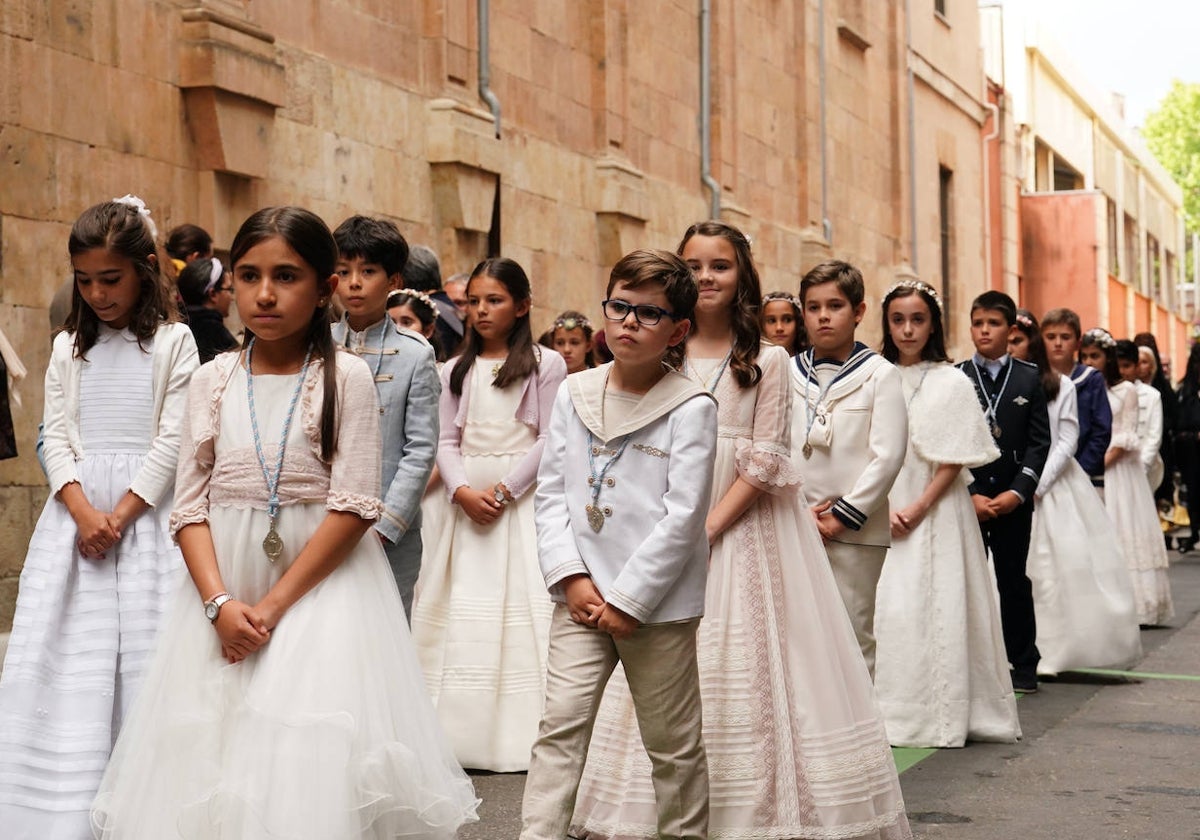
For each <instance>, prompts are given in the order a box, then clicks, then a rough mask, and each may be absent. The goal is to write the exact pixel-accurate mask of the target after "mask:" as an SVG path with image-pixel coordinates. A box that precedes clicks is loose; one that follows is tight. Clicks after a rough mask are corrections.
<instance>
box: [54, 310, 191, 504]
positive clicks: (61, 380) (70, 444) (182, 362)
mask: <svg viewBox="0 0 1200 840" xmlns="http://www.w3.org/2000/svg"><path fill="white" fill-rule="evenodd" d="M151 354H152V355H153V362H152V364H153V381H154V418H155V428H154V436H153V440H152V441H151V443H150V450H149V451H148V452H147V453H146V460H145V461H144V462H143V463H142V467H141V469H140V470H138V474H137V475H136V476H134V479H133V483H132V485H131V486H130V488H129V489H130V490H131V491H133V492H134V493H135V494H136V495H137V496H138V498H140V499H141V500H142V501H144V502H146V503H147V504H148V505H150V506H151V507H153V506H154V505H156V504H158V502H159V500H161V499H162V498H163V496H164V495H165V494H166V492H167V491H168V490H169V489H170V488H171V485H172V484H173V483H174V482H175V465H176V461H177V460H178V459H179V430H180V427H181V426H182V425H183V417H184V402H185V398H186V396H187V387H188V382H189V381H190V380H191V378H192V372H193V371H195V370H196V367H197V366H198V365H199V364H200V357H199V354H198V353H197V352H196V340H195V339H194V338H192V331H191V330H190V329H188V326H187V324H181V323H170V324H162V325H161V326H159V328H158V330H157V331H156V332H155V333H154V343H153V347H152V348H151ZM85 364H87V363H86V362H85V361H84V360H83V359H80V358H77V357H76V356H75V336H74V335H73V334H71V333H68V332H66V331H63V332H60V333H59V334H58V335H56V336H55V337H54V347H53V349H52V350H51V351H50V365H49V367H47V368H46V404H45V411H44V414H43V416H42V422H43V432H42V435H43V438H44V440H45V448H44V449H43V455H44V457H45V462H46V477H47V478H48V479H49V481H50V495H51V496H53V495H54V494H56V493H58V491H59V490H61V489H62V488H63V487H64V486H66V485H67V484H70V483H71V482H72V481H78V480H79V473H78V471H77V470H76V469H75V464H76V462H78V461H79V460H80V459H82V458H83V455H84V451H83V436H82V435H81V434H80V431H79V381H80V376H81V374H82V372H83V366H84V365H85Z"/></svg>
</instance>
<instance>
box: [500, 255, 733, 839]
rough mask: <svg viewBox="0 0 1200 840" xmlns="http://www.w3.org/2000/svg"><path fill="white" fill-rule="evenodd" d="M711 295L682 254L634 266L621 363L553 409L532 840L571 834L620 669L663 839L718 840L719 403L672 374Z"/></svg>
mask: <svg viewBox="0 0 1200 840" xmlns="http://www.w3.org/2000/svg"><path fill="white" fill-rule="evenodd" d="M697 296H698V292H697V290H696V284H695V281H694V280H693V278H692V273H691V271H690V270H689V269H688V267H687V265H686V264H685V263H684V262H683V261H682V260H680V259H679V257H677V256H675V255H674V254H671V253H669V252H667V251H634V252H633V253H631V254H629V255H627V256H626V257H624V258H623V259H622V260H621V261H620V262H618V263H617V264H616V265H615V266H614V267H613V270H612V274H611V276H610V279H609V283H608V299H607V300H605V301H604V304H603V306H604V318H605V324H604V330H605V335H606V337H607V339H608V346H609V348H610V349H611V350H612V353H613V357H614V360H613V361H612V362H611V363H610V364H607V365H604V366H602V367H598V368H592V369H591V370H585V371H582V372H580V373H577V374H575V375H574V376H571V377H570V378H568V379H567V381H566V382H565V383H564V385H563V386H562V387H561V388H560V389H559V392H558V398H557V399H556V401H555V405H554V413H553V415H552V419H551V423H550V433H549V436H548V438H547V441H546V449H545V453H544V454H543V456H542V463H541V468H540V470H539V472H538V487H537V494H536V497H535V506H536V521H537V530H538V554H539V558H540V561H541V567H542V573H543V575H544V576H545V579H546V585H547V587H549V589H550V593H551V596H552V597H553V599H554V600H555V601H556V602H557V603H556V605H555V609H554V616H553V619H552V622H551V626H550V650H549V659H548V664H547V678H546V705H545V709H544V711H543V715H542V723H541V726H540V728H539V731H538V738H537V741H535V742H534V745H533V755H532V759H531V762H530V767H529V777H528V781H527V783H526V785H525V800H524V805H523V809H522V810H523V828H522V831H521V838H522V840H551V838H552V840H561V838H563V837H565V836H567V832H568V830H569V828H570V822H571V816H572V813H573V811H574V807H575V797H576V793H577V791H578V788H579V780H580V777H581V775H582V773H583V766H584V762H585V760H586V758H587V749H588V743H589V741H590V738H591V733H592V727H593V725H594V723H595V720H596V711H597V708H598V706H599V703H600V698H601V696H602V695H603V694H604V686H605V684H606V683H607V682H608V679H609V677H610V676H611V675H612V673H613V670H614V668H615V667H616V664H617V662H618V660H619V661H620V662H621V663H622V664H623V666H624V670H625V676H626V678H627V680H628V683H629V689H630V693H631V695H632V697H633V703H634V709H635V711H636V714H637V719H638V728H639V730H640V732H641V736H642V742H643V744H644V745H645V747H646V752H647V754H648V756H649V758H650V762H651V764H652V765H653V767H654V773H653V779H654V793H655V799H656V802H657V806H658V836H659V837H663V838H679V840H682V839H683V838H688V840H699V838H704V837H706V836H707V831H708V765H707V760H706V757H705V752H704V743H703V740H702V737H701V726H700V724H701V720H700V678H699V671H698V668H697V663H696V629H697V627H698V626H699V623H700V616H701V615H702V614H703V612H704V592H705V585H706V583H707V574H708V555H709V552H708V538H707V536H706V533H705V529H704V522H705V517H706V515H707V512H708V503H709V492H710V490H709V488H710V487H711V484H712V472H713V463H714V459H715V456H716V445H717V406H716V402H715V401H714V400H713V398H712V396H711V395H710V394H708V393H707V392H706V391H704V389H703V388H701V387H700V386H699V385H697V384H696V383H694V382H692V380H690V379H688V378H687V377H686V376H684V375H683V374H681V373H679V372H677V371H675V370H672V369H670V368H669V367H667V366H666V365H664V364H663V361H664V359H665V358H666V357H667V356H668V354H669V353H671V352H672V351H673V350H676V349H677V348H678V347H679V346H680V345H681V344H682V342H683V340H684V338H685V337H686V336H687V333H688V330H689V328H690V327H691V322H690V318H691V315H692V310H693V308H694V307H695V305H696V299H697Z"/></svg>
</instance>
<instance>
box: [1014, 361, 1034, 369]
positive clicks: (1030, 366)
mask: <svg viewBox="0 0 1200 840" xmlns="http://www.w3.org/2000/svg"><path fill="white" fill-rule="evenodd" d="M1013 361H1014V362H1016V363H1018V364H1022V365H1025V367H1028V368H1033V369H1034V370H1037V369H1038V366H1037V365H1035V364H1034V363H1033V362H1027V361H1025V360H1024V359H1013Z"/></svg>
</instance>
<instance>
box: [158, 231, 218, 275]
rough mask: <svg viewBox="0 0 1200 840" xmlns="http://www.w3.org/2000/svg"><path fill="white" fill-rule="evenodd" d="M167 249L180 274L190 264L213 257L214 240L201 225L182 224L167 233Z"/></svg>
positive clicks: (176, 270)
mask: <svg viewBox="0 0 1200 840" xmlns="http://www.w3.org/2000/svg"><path fill="white" fill-rule="evenodd" d="M166 248H167V254H168V255H169V256H170V257H171V264H172V265H174V266H175V273H178V272H180V271H183V267H184V266H185V265H187V264H188V263H190V262H193V261H195V260H202V259H208V258H210V257H212V255H213V238H212V236H210V235H209V233H208V231H206V230H205V229H204V228H202V227H200V226H199V225H193V224H182V225H179V226H178V227H174V228H171V230H169V231H167V245H166Z"/></svg>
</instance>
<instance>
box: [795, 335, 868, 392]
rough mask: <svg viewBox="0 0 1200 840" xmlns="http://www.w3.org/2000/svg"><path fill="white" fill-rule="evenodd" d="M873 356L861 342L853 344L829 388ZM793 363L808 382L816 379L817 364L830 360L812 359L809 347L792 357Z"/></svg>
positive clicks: (811, 351)
mask: <svg viewBox="0 0 1200 840" xmlns="http://www.w3.org/2000/svg"><path fill="white" fill-rule="evenodd" d="M874 355H876V353H875V351H874V350H872V349H871V348H870V347H868V346H867V345H865V344H863V343H862V342H861V341H856V342H854V349H853V350H851V351H850V356H849V358H847V359H846V364H845V365H844V366H843V367H842V369H841V370H840V371H839V372H838V375H837V376H835V377H834V378H833V382H831V383H830V386H831V387H832V386H833V384H834V383H837V382H840V381H841V380H843V379H845V378H846V377H848V376H850V375H851V374H852V373H854V371H856V370H858V369H859V368H860V367H862V366H863V364H864V363H865V362H866V361H867V360H868V359H870V358H871V357H872V356H874ZM793 361H795V363H796V367H797V368H799V370H800V374H801V375H802V376H803V377H804V379H805V381H808V380H809V379H816V376H817V369H816V366H817V365H818V364H820V363H821V362H824V361H832V360H826V359H815V358H814V357H813V350H812V348H811V347H810V348H809V349H808V350H805V351H804V352H803V353H797V354H796V355H795V356H794V357H793ZM834 364H840V362H834Z"/></svg>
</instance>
